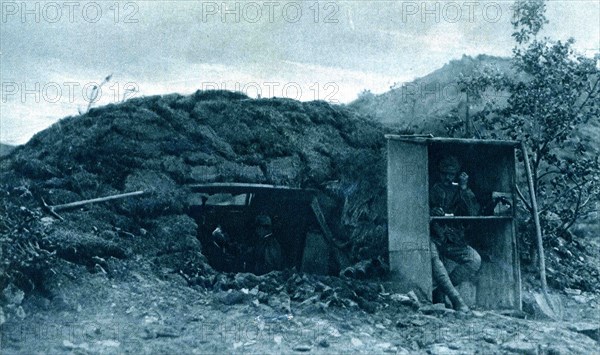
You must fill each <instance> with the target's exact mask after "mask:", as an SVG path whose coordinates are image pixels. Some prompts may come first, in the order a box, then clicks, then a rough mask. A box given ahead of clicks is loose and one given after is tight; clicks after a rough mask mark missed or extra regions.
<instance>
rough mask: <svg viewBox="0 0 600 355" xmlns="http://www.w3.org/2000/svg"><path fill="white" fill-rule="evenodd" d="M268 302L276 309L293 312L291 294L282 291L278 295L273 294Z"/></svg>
mask: <svg viewBox="0 0 600 355" xmlns="http://www.w3.org/2000/svg"><path fill="white" fill-rule="evenodd" d="M268 304H269V306H271V307H272V308H273V309H274V310H276V311H283V312H286V313H291V312H292V310H291V303H290V296H288V295H287V293H285V292H280V293H279V294H277V295H272V296H271V297H269V301H268Z"/></svg>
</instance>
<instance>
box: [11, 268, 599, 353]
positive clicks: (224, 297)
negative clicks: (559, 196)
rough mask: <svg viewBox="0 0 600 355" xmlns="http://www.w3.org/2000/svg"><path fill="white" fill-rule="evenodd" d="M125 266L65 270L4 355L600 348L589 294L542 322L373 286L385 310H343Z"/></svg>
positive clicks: (18, 323) (27, 310) (595, 303)
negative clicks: (467, 311)
mask: <svg viewBox="0 0 600 355" xmlns="http://www.w3.org/2000/svg"><path fill="white" fill-rule="evenodd" d="M115 268H118V269H122V270H121V271H119V270H112V274H113V275H114V276H109V275H110V274H105V273H102V272H98V273H94V274H90V273H89V272H88V271H87V270H85V269H84V268H82V267H79V266H75V265H72V266H71V267H69V268H68V270H61V274H62V275H65V276H64V279H63V280H62V281H58V280H57V281H56V282H57V284H56V290H55V291H54V292H55V296H54V297H52V298H46V297H44V296H41V295H34V296H30V297H27V298H26V299H25V300H24V301H23V303H22V306H21V307H22V310H23V312H24V313H23V314H21V315H20V316H17V315H15V314H11V317H10V319H9V320H8V321H7V322H6V323H5V324H4V325H2V352H3V353H6V354H9V353H23V354H32V353H40V354H42V353H43V354H47V353H76V354H88V353H89V354H119V353H135V354H137V353H144V354H145V353H223V352H228V353H267V352H284V353H292V352H313V353H328V352H332V353H401V354H408V353H423V354H426V353H428V354H471V353H473V354H475V353H479V354H493V353H516V354H594V353H598V339H599V337H598V336H599V335H600V333H599V330H598V328H599V324H598V319H599V317H600V308H599V301H600V298H599V297H597V296H596V295H591V294H588V293H582V294H579V295H572V294H571V295H567V294H563V295H560V297H561V299H562V303H563V307H564V312H563V317H564V318H563V319H562V320H559V321H555V320H548V319H545V320H541V319H537V320H534V319H527V318H532V315H530V314H526V313H514V312H513V313H511V312H507V313H504V314H503V313H502V312H493V311H483V310H480V311H477V310H476V311H474V312H473V314H472V315H463V314H459V313H456V312H454V311H451V310H448V309H443V308H442V307H438V306H431V305H425V304H421V305H419V304H417V303H416V302H415V301H414V300H413V299H412V298H411V297H410V296H409V295H399V294H388V293H386V292H385V290H384V289H381V288H380V287H378V285H371V284H368V283H364V286H365V287H374V289H375V290H377V291H374V292H375V294H374V295H373V296H374V303H375V306H374V309H369V308H368V307H364V306H363V307H361V306H359V305H358V304H357V303H355V302H350V300H348V301H346V300H344V302H341V303H339V304H332V302H331V297H330V295H327V292H328V291H327V286H324V287H322V288H321V289H320V290H319V289H317V290H314V289H313V290H312V291H313V295H314V296H315V297H309V298H307V299H306V300H304V301H302V302H299V301H295V300H293V299H290V296H289V295H288V293H287V292H285V286H283V285H281V284H279V283H274V284H276V285H280V286H279V287H281V290H280V291H279V292H278V291H271V292H268V293H266V294H263V291H261V290H262V289H263V288H264V289H265V290H268V288H269V287H270V286H273V285H270V284H269V283H270V282H269V279H270V277H269V276H271V275H269V276H267V277H263V279H266V280H263V281H259V283H258V285H257V286H255V287H253V288H252V289H247V288H239V289H231V290H229V291H223V290H221V291H216V290H214V289H211V290H207V289H205V288H203V287H198V286H195V287H190V286H189V285H188V283H187V281H186V280H185V278H184V277H183V276H181V275H179V274H177V273H172V272H169V271H168V270H165V272H164V273H163V274H162V276H161V277H157V276H156V272H155V271H154V270H153V266H152V265H149V263H148V262H146V261H144V260H131V261H128V262H126V263H119V265H115ZM126 270H129V271H126ZM130 270H136V271H130ZM117 274H118V275H117ZM243 276H244V275H241V276H238V278H242V279H243ZM294 278H298V279H302V275H293V276H290V279H294ZM307 278H308V276H307ZM354 283H356V281H355V282H354ZM358 283H359V284H360V283H362V282H358ZM308 284H311V285H316V284H317V283H316V282H314V280H313V282H311V283H308ZM333 290H336V291H337V292H339V291H340V290H341V289H337V288H334V289H333ZM333 290H332V292H336V291H333ZM291 298H293V295H292V297H291ZM340 298H342V296H340ZM325 300H329V301H327V302H324V301H325Z"/></svg>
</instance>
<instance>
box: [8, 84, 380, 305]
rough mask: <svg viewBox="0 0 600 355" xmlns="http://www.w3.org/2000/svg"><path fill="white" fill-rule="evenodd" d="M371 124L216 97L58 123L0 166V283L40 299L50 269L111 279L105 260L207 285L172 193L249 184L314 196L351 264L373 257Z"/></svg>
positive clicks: (177, 98)
mask: <svg viewBox="0 0 600 355" xmlns="http://www.w3.org/2000/svg"><path fill="white" fill-rule="evenodd" d="M383 133H384V132H383V128H382V126H380V125H379V124H377V123H374V122H372V121H369V120H367V119H364V118H362V117H361V116H359V115H357V114H356V113H354V112H353V111H350V110H348V109H346V108H344V107H341V106H332V105H329V104H328V103H325V102H318V101H316V102H307V103H301V102H297V101H294V100H289V99H277V98H275V99H258V100H254V99H249V98H248V97H246V96H245V95H242V94H238V93H232V92H226V91H204V92H202V91H198V92H196V93H195V94H193V95H190V96H182V95H178V94H172V95H166V96H154V97H146V98H136V99H131V100H128V101H126V102H124V103H121V104H116V105H108V106H105V107H100V108H95V109H92V110H91V111H90V112H89V113H87V114H84V115H82V116H73V117H67V118H64V119H62V120H60V121H59V122H57V123H56V124H54V125H53V126H51V127H50V128H48V129H46V130H44V131H42V132H39V133H38V134H36V135H35V136H34V137H33V138H32V139H31V140H30V141H29V142H28V143H27V144H25V145H23V146H19V147H17V148H16V149H15V150H14V151H13V152H11V154H9V155H8V156H6V157H4V158H2V160H0V166H1V168H0V171H1V172H2V173H1V176H2V181H3V184H4V185H3V186H2V193H3V195H4V196H5V197H6V199H4V202H3V206H2V210H3V211H2V212H3V213H4V215H5V216H6V218H5V219H4V222H3V226H2V228H3V230H2V235H3V241H2V252H3V255H6V256H8V257H7V258H6V259H5V262H4V264H3V266H2V268H3V270H2V271H3V273H2V275H3V276H2V277H1V278H0V287H1V288H2V289H4V288H5V287H6V286H7V285H8V284H10V283H13V284H15V285H17V286H18V287H19V288H21V289H23V290H26V291H28V290H33V289H36V288H37V289H38V290H42V291H44V292H49V293H52V287H53V286H52V284H53V282H50V281H48V280H49V279H53V278H54V279H56V277H53V276H52V275H55V274H56V271H55V268H56V265H57V264H60V263H64V262H68V263H72V264H76V265H80V266H84V267H86V268H87V269H88V270H89V271H90V272H107V273H109V275H110V273H111V272H113V273H114V272H115V270H117V269H118V268H115V267H111V265H112V264H114V263H118V262H119V260H132V259H134V260H138V259H139V258H140V257H143V258H149V260H152V262H153V265H154V267H155V268H156V269H157V270H165V269H167V270H171V271H172V272H174V273H180V274H183V275H184V276H185V278H186V279H187V280H188V281H189V282H191V283H197V284H206V285H207V286H210V285H211V284H214V283H216V282H217V279H216V278H215V273H214V271H213V270H212V269H211V267H210V266H208V265H207V264H206V259H204V258H203V256H202V254H201V245H200V244H199V242H198V240H197V238H196V229H197V226H196V223H195V222H194V220H193V219H192V218H190V217H189V216H188V215H187V214H186V212H187V208H188V206H187V205H186V203H187V202H186V201H187V199H186V197H187V194H188V193H189V191H188V189H187V188H186V184H190V183H207V182H252V183H266V184H275V185H286V186H292V187H302V188H315V189H318V190H320V191H321V192H322V195H323V196H324V198H327V199H328V201H334V202H333V203H329V204H324V207H329V208H325V211H324V212H325V213H326V215H327V218H328V222H329V223H330V225H331V229H332V230H333V231H334V232H335V233H336V236H337V237H339V238H341V239H346V240H349V241H351V243H350V244H351V245H352V248H351V254H352V256H353V258H354V260H355V261H358V260H361V259H366V258H372V257H377V256H381V255H385V250H386V233H385V231H386V227H385V221H386V200H385V196H386V193H385V140H384V139H383ZM135 190H144V191H147V192H150V194H148V195H144V196H142V197H132V198H127V199H122V200H115V201H110V202H103V203H98V204H91V205H86V206H83V207H80V208H78V209H73V210H69V211H64V212H63V211H61V212H60V213H61V215H62V216H63V217H64V219H65V220H64V221H58V220H56V219H54V218H53V217H52V215H50V214H48V213H46V212H45V210H44V209H42V208H41V206H42V202H41V201H44V202H45V203H47V204H49V205H57V204H64V203H69V202H74V201H80V200H85V199H91V198H96V197H102V196H108V195H113V194H118V193H122V192H129V191H135Z"/></svg>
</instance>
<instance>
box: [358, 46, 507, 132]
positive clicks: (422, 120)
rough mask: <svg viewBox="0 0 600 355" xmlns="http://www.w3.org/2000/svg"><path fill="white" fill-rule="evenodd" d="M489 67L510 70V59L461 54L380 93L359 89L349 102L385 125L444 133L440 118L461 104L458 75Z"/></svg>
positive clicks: (462, 102) (462, 101)
mask: <svg viewBox="0 0 600 355" xmlns="http://www.w3.org/2000/svg"><path fill="white" fill-rule="evenodd" d="M485 68H489V69H492V70H498V71H501V72H510V71H511V68H510V59H508V58H500V57H493V56H488V55H479V56H477V57H475V58H472V57H470V56H463V57H462V58H461V59H460V60H453V61H451V62H450V63H447V64H445V65H444V66H443V67H442V68H440V69H438V70H436V71H434V72H432V73H431V74H428V75H426V76H424V77H422V78H418V79H415V80H414V81H412V82H410V83H403V84H401V85H399V86H396V87H393V88H392V89H391V90H390V91H388V92H386V93H383V94H381V95H373V94H371V93H368V92H366V93H362V94H361V95H360V97H359V98H358V99H357V100H355V101H353V102H352V103H350V104H349V105H348V106H349V107H350V108H352V109H355V110H357V111H358V112H360V113H362V114H365V115H368V116H370V117H372V118H373V119H374V120H376V121H378V122H381V123H384V124H386V125H390V126H394V127H400V128H405V129H407V130H411V131H415V132H418V133H434V134H436V135H442V134H443V133H445V130H444V127H443V125H442V124H441V122H440V119H442V118H445V117H446V116H447V115H448V114H450V112H451V111H452V110H453V109H454V110H455V109H458V108H459V106H461V105H464V95H463V94H461V93H460V92H459V87H458V84H457V82H458V79H459V77H460V76H461V75H465V76H468V75H471V74H472V73H474V72H476V71H481V70H484V69H485Z"/></svg>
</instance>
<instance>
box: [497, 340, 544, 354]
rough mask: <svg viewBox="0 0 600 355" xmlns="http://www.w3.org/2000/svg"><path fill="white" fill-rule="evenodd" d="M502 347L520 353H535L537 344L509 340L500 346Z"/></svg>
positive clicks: (536, 352)
mask: <svg viewBox="0 0 600 355" xmlns="http://www.w3.org/2000/svg"><path fill="white" fill-rule="evenodd" d="M502 349H504V350H506V351H510V352H513V353H517V354H522V355H537V354H538V351H537V346H536V345H535V344H530V343H526V342H524V341H519V340H515V341H511V342H508V343H506V344H504V345H503V346H502Z"/></svg>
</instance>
